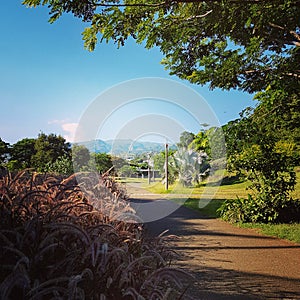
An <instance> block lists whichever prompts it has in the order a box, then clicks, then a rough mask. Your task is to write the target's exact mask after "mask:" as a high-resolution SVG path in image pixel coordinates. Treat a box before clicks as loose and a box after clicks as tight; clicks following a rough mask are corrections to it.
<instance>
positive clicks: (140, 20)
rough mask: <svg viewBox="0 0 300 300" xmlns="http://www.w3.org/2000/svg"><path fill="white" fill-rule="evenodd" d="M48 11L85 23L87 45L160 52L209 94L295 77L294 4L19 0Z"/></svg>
mask: <svg viewBox="0 0 300 300" xmlns="http://www.w3.org/2000/svg"><path fill="white" fill-rule="evenodd" d="M23 3H24V4H26V5H29V6H37V5H48V6H49V9H50V15H51V17H50V22H54V21H55V20H57V19H58V18H59V17H60V16H61V15H62V14H63V13H72V14H74V16H76V17H78V18H80V19H82V20H83V21H85V22H88V23H89V27H87V28H86V29H85V31H84V33H83V39H84V41H85V46H86V47H87V48H88V49H89V50H94V48H95V46H96V43H97V41H98V39H100V40H101V41H103V40H107V41H108V40H113V41H114V42H116V43H117V44H118V45H124V44H125V42H126V40H127V39H128V38H133V39H135V40H136V41H137V42H138V43H144V45H145V46H146V47H147V48H152V47H155V46H156V47H159V49H160V50H161V52H162V53H163V54H164V55H165V59H164V60H163V63H164V64H165V66H166V68H167V69H169V70H170V72H171V74H175V75H177V76H179V77H180V78H183V79H186V80H189V81H190V82H193V83H197V84H204V83H210V86H211V87H212V88H215V87H220V88H224V89H230V88H240V89H243V90H245V91H249V92H255V91H261V90H263V89H265V88H266V87H267V86H268V84H269V82H271V81H273V80H278V79H279V78H281V79H282V80H288V81H297V80H299V76H300V70H299V65H300V58H299V46H300V34H299V30H300V29H299V27H300V26H299V20H300V5H299V4H300V2H299V0H258V1H252V0H222V1H218V0H211V1H199V0H197V1H196V0H195V1H193V0H189V1H181V0H171V1H149V0H139V1H136V0H124V1H114V0H111V1H100V0H85V1H72V0H63V1H52V0H24V1H23Z"/></svg>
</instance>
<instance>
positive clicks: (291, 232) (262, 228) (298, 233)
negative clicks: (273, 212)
mask: <svg viewBox="0 0 300 300" xmlns="http://www.w3.org/2000/svg"><path fill="white" fill-rule="evenodd" d="M238 226H240V227H243V228H252V229H257V230H258V231H259V232H262V233H263V234H265V235H269V236H275V237H278V238H281V239H286V240H289V241H292V242H296V243H299V244H300V224H253V223H243V224H239V225H238Z"/></svg>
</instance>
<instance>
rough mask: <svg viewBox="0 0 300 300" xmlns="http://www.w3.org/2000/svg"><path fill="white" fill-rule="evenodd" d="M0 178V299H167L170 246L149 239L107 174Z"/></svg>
mask: <svg viewBox="0 0 300 300" xmlns="http://www.w3.org/2000/svg"><path fill="white" fill-rule="evenodd" d="M77 178H80V179H85V180H83V181H81V182H83V183H82V184H81V185H78V184H77V183H76V177H75V175H72V176H70V177H68V178H63V177H59V176H50V175H40V174H36V173H33V174H30V173H28V172H25V171H24V172H22V173H18V174H16V175H12V174H9V173H8V174H5V175H4V176H3V177H2V178H0V199H1V202H0V225H1V231H0V240H1V244H0V245H1V251H0V262H1V264H0V298H1V299H54V298H55V299H174V298H175V297H176V295H179V290H180V289H183V288H184V287H183V284H182V282H181V280H180V279H181V276H186V274H185V273H184V272H183V271H181V270H177V269H174V268H171V267H170V262H171V260H172V258H173V257H174V255H173V252H172V251H170V249H169V248H168V247H166V244H165V241H164V239H163V238H161V237H157V238H155V239H152V240H149V239H147V237H146V236H145V235H144V231H143V227H142V226H141V225H140V224H138V223H134V222H131V223H130V222H124V221H122V220H120V216H121V215H122V214H123V215H125V216H126V215H127V216H128V217H130V216H132V217H131V221H133V218H134V211H133V210H132V208H131V207H130V205H129V203H128V201H126V193H125V192H124V191H123V190H122V189H120V188H119V186H118V185H117V184H116V183H115V182H114V181H112V180H111V179H110V178H109V177H98V176H97V175H96V174H90V173H82V174H77Z"/></svg>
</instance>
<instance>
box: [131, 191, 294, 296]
mask: <svg viewBox="0 0 300 300" xmlns="http://www.w3.org/2000/svg"><path fill="white" fill-rule="evenodd" d="M131 201H132V202H134V203H135V204H136V205H138V204H140V203H143V201H146V202H147V201H148V202H151V201H155V200H154V199H147V198H146V197H145V199H134V198H133V199H131ZM145 228H146V230H147V232H148V234H149V235H150V236H157V235H159V234H160V233H162V232H163V231H165V230H169V231H168V233H167V234H170V235H176V236H177V237H178V238H176V239H174V240H173V241H172V242H171V243H172V247H174V249H175V250H176V251H177V252H178V253H179V254H180V256H181V258H180V259H179V261H177V262H176V263H175V265H176V266H178V267H180V268H182V269H186V270H187V271H189V272H190V273H192V274H193V275H194V277H195V282H194V284H193V286H192V288H191V289H190V290H189V292H188V294H187V295H186V296H185V298H184V299H191V297H192V298H193V299H213V300H214V299H300V245H299V244H294V243H291V242H288V241H284V240H280V239H277V238H274V237H268V236H264V235H261V234H258V233H257V232H255V231H254V230H250V229H242V228H238V227H235V226H232V225H230V224H228V223H226V222H223V221H220V220H217V219H211V218H206V217H204V216H201V215H200V214H199V213H198V212H195V211H192V210H190V209H187V208H185V207H179V208H178V209H177V210H175V211H174V212H173V213H171V214H170V215H169V216H167V217H164V218H162V219H159V220H157V221H153V222H148V223H146V224H145Z"/></svg>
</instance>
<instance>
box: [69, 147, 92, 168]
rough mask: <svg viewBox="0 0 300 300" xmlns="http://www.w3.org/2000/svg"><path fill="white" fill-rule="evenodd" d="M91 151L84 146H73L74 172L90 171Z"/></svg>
mask: <svg viewBox="0 0 300 300" xmlns="http://www.w3.org/2000/svg"><path fill="white" fill-rule="evenodd" d="M90 158H91V157H90V151H89V150H88V149H87V148H86V147H85V146H83V145H77V144H75V145H73V146H72V161H73V166H74V171H75V172H78V171H87V170H88V169H89V167H88V165H89V161H90Z"/></svg>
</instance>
